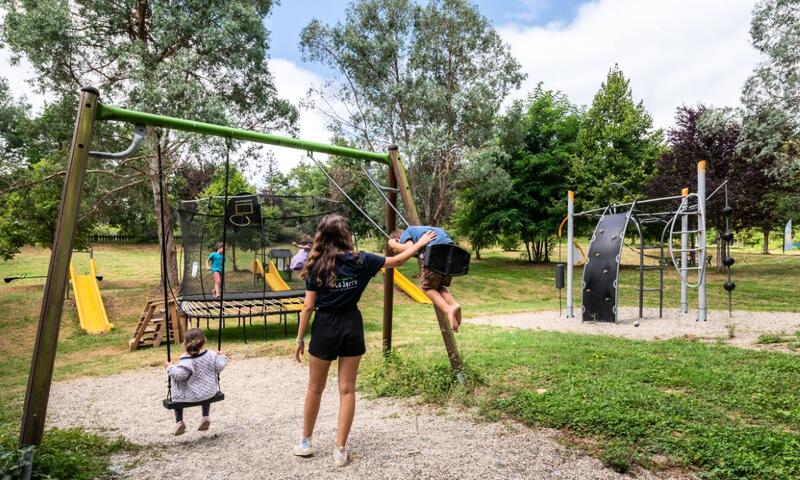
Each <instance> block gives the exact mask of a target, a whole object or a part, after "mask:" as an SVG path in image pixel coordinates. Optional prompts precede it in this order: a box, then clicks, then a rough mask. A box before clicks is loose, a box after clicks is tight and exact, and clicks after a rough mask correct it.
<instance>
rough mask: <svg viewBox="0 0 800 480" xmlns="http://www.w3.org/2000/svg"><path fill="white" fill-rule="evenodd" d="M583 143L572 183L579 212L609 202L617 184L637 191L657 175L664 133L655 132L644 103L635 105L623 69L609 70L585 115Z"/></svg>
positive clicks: (581, 133)
mask: <svg viewBox="0 0 800 480" xmlns="http://www.w3.org/2000/svg"><path fill="white" fill-rule="evenodd" d="M578 142H579V149H578V152H577V156H576V157H575V161H574V163H573V166H572V175H571V176H572V178H571V181H570V184H571V185H572V186H573V189H574V190H575V201H576V204H577V205H578V206H579V207H580V208H590V207H598V206H602V205H606V204H608V203H609V201H610V200H611V199H610V197H609V195H610V194H611V193H612V188H611V187H610V185H611V184H612V183H616V184H620V185H621V186H622V187H623V190H625V189H627V190H628V191H630V192H638V191H639V190H640V189H641V187H642V186H643V185H644V183H645V182H646V181H647V179H648V177H649V176H650V175H651V174H652V173H653V171H654V165H655V161H656V159H657V158H658V156H659V155H660V153H661V151H662V150H663V132H662V131H661V130H658V129H654V128H653V119H652V117H651V116H650V114H649V113H647V110H645V108H644V104H643V103H642V102H641V101H639V102H638V103H636V102H634V100H633V92H632V90H631V87H630V81H629V80H628V79H626V78H625V75H624V74H623V73H622V70H620V68H619V67H618V66H616V65H615V66H614V67H613V68H611V70H609V72H608V76H607V77H606V80H605V82H603V84H602V85H601V87H600V90H599V91H598V92H597V94H596V95H595V97H594V100H593V101H592V105H591V107H590V108H589V110H588V111H587V112H586V115H585V117H584V119H583V125H582V127H581V131H580V134H579V137H578ZM618 199H619V198H617V200H618Z"/></svg>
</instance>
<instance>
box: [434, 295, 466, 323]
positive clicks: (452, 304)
mask: <svg viewBox="0 0 800 480" xmlns="http://www.w3.org/2000/svg"><path fill="white" fill-rule="evenodd" d="M439 293H441V294H442V298H444V301H445V302H447V304H448V305H450V308H453V309H454V310H455V314H456V321H457V322H458V324H459V325H461V304H460V303H458V302H456V299H455V298H453V295H452V294H451V293H450V290H448V289H447V288H446V287H442V288H440V289H439Z"/></svg>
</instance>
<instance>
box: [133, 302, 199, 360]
mask: <svg viewBox="0 0 800 480" xmlns="http://www.w3.org/2000/svg"><path fill="white" fill-rule="evenodd" d="M168 306H169V318H170V320H171V321H172V324H171V325H170V337H171V338H170V339H167V338H166V336H167V333H166V331H167V329H166V327H165V324H164V300H148V301H147V305H145V307H144V311H143V312H142V315H141V316H140V317H139V323H137V324H136V330H135V331H134V332H133V337H131V339H130V340H129V341H128V347H129V348H130V349H131V351H134V350H136V349H137V348H141V347H158V346H159V345H161V342H164V341H168V340H172V341H174V342H176V343H180V342H182V341H183V335H184V333H185V332H186V317H185V316H184V315H183V314H182V313H181V312H180V310H178V309H177V308H176V305H175V300H173V299H170V301H169V304H168Z"/></svg>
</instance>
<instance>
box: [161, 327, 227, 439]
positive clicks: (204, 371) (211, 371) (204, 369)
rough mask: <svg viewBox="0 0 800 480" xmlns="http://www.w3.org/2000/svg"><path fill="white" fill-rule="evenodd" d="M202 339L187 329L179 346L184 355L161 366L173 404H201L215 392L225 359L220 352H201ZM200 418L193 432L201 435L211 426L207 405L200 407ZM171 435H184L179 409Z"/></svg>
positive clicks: (201, 333)
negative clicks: (169, 388) (166, 377)
mask: <svg viewBox="0 0 800 480" xmlns="http://www.w3.org/2000/svg"><path fill="white" fill-rule="evenodd" d="M205 344H206V336H205V334H204V333H203V331H202V330H200V329H199V328H190V329H189V330H187V331H186V335H185V336H184V339H183V345H184V347H185V348H186V353H185V354H184V355H181V358H180V360H179V361H178V363H177V364H176V365H172V364H170V363H169V362H165V363H164V368H165V369H166V370H167V375H169V377H170V378H171V379H172V400H173V401H176V402H202V401H204V400H209V399H210V398H211V397H213V396H214V395H216V393H217V391H219V377H218V376H219V374H220V372H222V370H223V369H224V368H225V365H227V363H228V358H227V357H226V356H225V354H224V353H222V352H215V351H213V350H207V349H205V348H203V347H204V346H205ZM200 408H201V409H202V413H203V418H202V420H201V421H200V426H199V427H197V430H199V431H201V432H203V431H206V430H208V428H209V427H210V426H211V419H210V418H209V413H210V411H211V403H210V402H205V403H203V404H202V405H200ZM175 422H176V425H175V435H176V436H177V435H183V434H184V433H185V432H186V424H185V423H184V422H183V409H182V408H176V409H175Z"/></svg>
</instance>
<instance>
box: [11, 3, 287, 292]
mask: <svg viewBox="0 0 800 480" xmlns="http://www.w3.org/2000/svg"><path fill="white" fill-rule="evenodd" d="M0 5H1V6H2V7H3V8H4V9H5V10H6V11H7V13H6V16H5V26H4V27H5V28H4V29H3V40H4V42H5V43H6V44H7V45H8V46H9V47H10V48H11V50H12V51H13V52H14V54H15V55H17V56H18V57H19V56H21V55H25V56H26V57H27V59H28V60H29V61H30V62H31V64H32V66H33V68H34V70H35V71H36V73H37V79H36V87H37V88H38V89H39V90H40V91H46V92H51V93H53V94H54V95H55V96H57V97H58V98H64V97H66V98H70V97H74V92H75V91H76V90H77V89H78V88H79V87H82V86H85V85H90V84H94V85H96V86H98V87H99V88H100V91H101V92H102V95H103V100H104V101H106V102H108V103H112V104H119V105H124V106H126V107H128V108H133V109H138V110H144V111H148V112H153V113H157V114H164V115H173V116H179V117H188V118H192V119H195V120H200V121H209V122H214V123H220V124H232V125H235V126H239V127H245V128H258V129H268V130H290V131H291V130H292V128H293V125H294V123H295V121H296V117H297V112H296V110H295V109H294V107H292V106H291V105H290V104H289V103H288V102H286V101H283V100H280V99H278V98H277V93H276V91H275V86H274V83H273V79H272V76H271V75H270V73H269V69H268V66H267V56H266V51H267V47H268V41H267V40H268V35H267V31H266V30H265V28H264V24H263V23H264V18H265V17H266V16H267V15H268V14H269V12H270V9H271V8H272V6H273V2H272V1H269V0H262V1H255V2H253V1H245V0H230V1H227V2H153V1H148V0H139V1H137V2H136V3H135V4H134V6H133V7H132V8H131V4H130V3H127V2H105V1H99V0H85V1H81V2H71V1H68V0H54V1H50V2H38V1H34V0H2V1H1V2H0ZM221 86H224V87H223V88H221ZM73 115H74V110H73V112H72V113H71V114H70V118H71V117H72V116H73ZM98 137H99V135H95V139H97V138H98ZM67 138H68V137H67ZM163 138H164V140H163V141H164V146H163V150H164V160H165V166H166V167H167V168H168V169H169V168H172V167H174V166H175V165H176V164H178V163H180V161H181V159H182V158H184V157H185V156H186V155H187V152H189V151H191V150H195V151H196V150H197V149H199V148H204V149H205V150H209V149H210V148H211V147H214V146H217V147H218V146H219V142H217V143H214V142H209V141H208V140H204V139H202V138H201V137H196V136H183V135H174V134H171V133H170V132H165V133H164V137H163ZM62 141H63V139H62ZM145 153H146V156H145V158H143V159H141V160H140V163H143V165H138V166H137V168H138V170H140V172H141V176H140V177H138V178H128V179H127V181H126V182H124V183H120V184H118V185H116V186H114V187H113V188H110V189H109V190H108V191H109V192H115V193H116V195H117V196H118V197H119V196H120V195H121V194H122V193H123V192H125V191H126V189H127V188H129V187H132V186H135V185H138V184H139V183H141V181H142V179H144V180H145V181H148V182H149V183H150V184H151V187H152V191H153V206H154V211H155V212H158V209H159V201H158V198H159V185H158V180H157V178H158V171H157V170H158V169H157V163H156V159H155V156H154V155H153V149H152V147H151V149H150V150H149V151H148V152H145ZM123 162H126V161H124V160H123V161H121V162H106V163H104V164H103V167H104V168H105V169H108V170H114V169H116V168H118V167H119V164H120V163H123ZM171 218H172V216H171V214H170V213H169V212H167V215H166V219H167V223H166V225H165V231H164V232H161V231H160V228H159V235H160V236H162V237H166V239H167V245H168V276H169V279H170V281H172V282H174V283H176V284H177V256H176V251H175V241H174V237H173V234H172V221H171Z"/></svg>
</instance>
